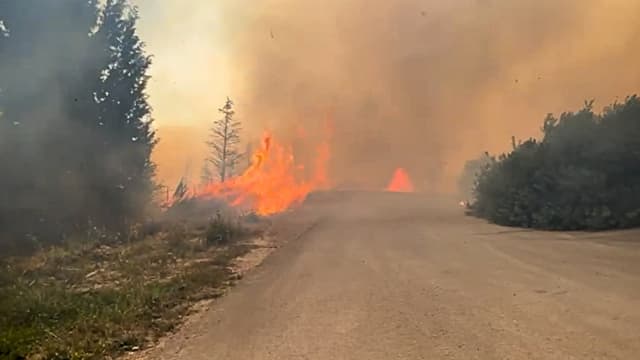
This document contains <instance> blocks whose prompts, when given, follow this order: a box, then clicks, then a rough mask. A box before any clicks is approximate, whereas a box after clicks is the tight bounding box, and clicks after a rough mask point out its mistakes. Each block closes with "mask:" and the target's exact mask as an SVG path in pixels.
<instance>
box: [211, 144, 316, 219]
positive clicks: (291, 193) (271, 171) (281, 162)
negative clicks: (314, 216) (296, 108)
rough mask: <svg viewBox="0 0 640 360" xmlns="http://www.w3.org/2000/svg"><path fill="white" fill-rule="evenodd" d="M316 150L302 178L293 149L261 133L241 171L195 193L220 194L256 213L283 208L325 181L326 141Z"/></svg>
mask: <svg viewBox="0 0 640 360" xmlns="http://www.w3.org/2000/svg"><path fill="white" fill-rule="evenodd" d="M316 152H317V154H316V161H315V164H314V165H315V166H314V169H313V173H312V174H311V176H310V178H309V179H305V174H304V170H305V169H304V166H303V165H300V164H296V162H295V159H294V156H293V150H292V149H291V148H290V147H285V146H283V145H281V144H279V143H277V142H276V141H275V140H274V138H273V137H272V136H271V135H270V134H265V135H264V137H263V139H262V146H261V147H260V148H259V149H257V150H256V151H255V152H254V154H253V157H252V161H251V165H250V166H249V167H248V168H247V170H245V171H244V173H242V174H241V175H238V176H236V177H233V178H230V179H228V180H226V181H224V182H222V183H211V184H209V185H207V186H206V187H205V188H204V189H203V190H202V191H201V192H200V194H199V195H200V196H202V197H215V198H221V199H224V200H226V201H227V202H229V203H230V204H231V205H232V206H235V207H240V208H245V209H252V210H253V211H255V212H256V213H258V214H260V215H271V214H275V213H278V212H281V211H284V210H286V209H288V208H290V207H291V206H293V205H296V204H299V203H301V202H302V201H303V200H304V199H305V197H306V196H307V194H309V193H310V192H311V191H313V190H316V189H320V188H324V187H326V186H327V185H328V184H327V181H328V180H327V173H326V165H327V162H328V160H329V144H328V143H322V144H321V145H320V146H318V147H317V149H316Z"/></svg>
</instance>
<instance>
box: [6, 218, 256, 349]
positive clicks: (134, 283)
mask: <svg viewBox="0 0 640 360" xmlns="http://www.w3.org/2000/svg"><path fill="white" fill-rule="evenodd" d="M211 226H215V227H216V229H220V226H221V225H220V223H216V224H215V225H211ZM211 226H210V227H209V229H210V228H211ZM207 235H208V233H207V232H206V229H204V230H200V231H194V230H192V229H188V228H186V227H184V226H178V225H177V227H175V228H170V229H169V230H167V231H165V232H163V233H162V234H160V235H157V236H154V237H150V238H147V239H145V240H142V241H139V242H134V243H127V244H121V245H117V246H109V247H108V246H101V245H99V244H92V245H78V244H77V243H76V245H73V244H68V245H65V246H64V247H56V248H51V249H47V250H44V251H42V252H40V253H38V254H36V255H34V256H31V257H23V258H12V259H6V260H4V261H3V262H2V263H0V266H2V269H1V270H0V359H104V358H108V357H110V356H116V355H118V354H122V353H124V352H127V351H131V350H136V349H140V348H143V347H145V346H146V345H148V344H149V343H151V342H153V341H155V340H156V339H158V337H160V336H162V335H163V334H165V333H167V332H170V331H172V330H174V329H175V327H176V326H177V325H178V324H180V322H181V321H182V318H183V317H184V316H185V315H187V314H188V313H189V311H190V308H191V305H192V304H193V303H194V302H197V301H199V300H203V299H208V298H213V297H216V296H219V295H220V294H221V293H222V291H223V289H224V288H226V287H227V286H229V285H230V284H231V283H232V282H233V281H234V279H235V276H234V274H233V273H232V272H231V270H229V268H228V266H229V263H230V262H231V261H232V260H233V259H235V258H236V257H238V256H241V255H243V254H245V253H246V252H248V251H249V250H250V249H251V246H248V245H245V244H240V243H238V242H234V241H226V242H225V245H224V246H221V245H220V246H218V245H216V246H212V245H210V244H209V243H208V241H207Z"/></svg>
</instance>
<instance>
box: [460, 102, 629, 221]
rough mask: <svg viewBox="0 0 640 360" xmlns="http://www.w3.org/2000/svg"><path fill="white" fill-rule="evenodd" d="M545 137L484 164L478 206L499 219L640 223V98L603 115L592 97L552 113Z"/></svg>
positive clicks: (479, 211)
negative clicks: (557, 114) (594, 107)
mask: <svg viewBox="0 0 640 360" xmlns="http://www.w3.org/2000/svg"><path fill="white" fill-rule="evenodd" d="M542 130H543V134H544V136H543V138H542V140H540V141H538V140H535V139H530V140H528V141H526V142H524V143H522V144H520V145H518V146H516V147H515V149H514V150H513V151H512V152H510V153H508V154H505V155H501V156H499V157H498V158H495V157H493V158H491V159H490V161H488V162H487V163H486V164H484V166H483V168H482V170H481V171H480V173H479V175H478V177H477V178H476V184H475V188H474V194H475V201H474V203H473V204H472V207H473V213H474V214H475V215H477V216H480V217H483V218H486V219H488V220H490V221H492V222H494V223H497V224H501V225H507V226H521V227H531V228H541V229H553V230H604V229H613V228H628V227H636V226H640V99H639V98H638V97H637V96H631V97H628V98H627V99H626V100H625V102H624V103H614V104H612V105H611V106H608V107H607V108H605V109H604V111H603V112H602V113H601V114H595V113H594V112H593V111H592V102H591V103H587V104H585V107H584V108H583V109H582V110H580V111H578V112H576V113H573V112H569V113H564V114H562V115H561V116H560V118H559V119H558V118H555V117H554V116H553V115H548V116H547V117H546V119H545V120H544V123H543V127H542Z"/></svg>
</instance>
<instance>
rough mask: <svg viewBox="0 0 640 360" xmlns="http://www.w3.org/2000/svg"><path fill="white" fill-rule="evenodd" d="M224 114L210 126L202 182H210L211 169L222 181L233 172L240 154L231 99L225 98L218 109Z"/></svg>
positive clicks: (236, 124) (238, 135) (236, 123)
mask: <svg viewBox="0 0 640 360" xmlns="http://www.w3.org/2000/svg"><path fill="white" fill-rule="evenodd" d="M218 111H219V112H220V113H222V114H223V115H224V116H223V117H222V119H219V120H216V121H214V123H213V127H212V128H211V135H210V140H209V141H208V142H207V145H209V147H210V154H209V158H207V160H206V163H205V166H204V169H203V175H202V179H203V182H207V181H208V182H211V181H212V180H213V179H212V176H211V175H210V174H211V173H212V172H213V171H215V173H216V174H217V175H218V177H219V179H220V182H224V181H225V180H226V179H227V177H228V176H229V175H232V174H233V171H234V168H235V167H236V165H237V163H238V160H239V159H240V157H241V156H242V155H241V154H240V153H239V152H238V143H239V142H240V130H241V127H240V122H239V121H237V120H235V119H234V118H233V116H234V115H235V111H234V110H233V101H231V99H229V98H227V101H226V102H225V104H224V106H223V107H222V108H220V109H218Z"/></svg>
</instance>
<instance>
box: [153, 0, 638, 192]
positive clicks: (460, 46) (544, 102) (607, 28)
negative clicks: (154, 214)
mask: <svg viewBox="0 0 640 360" xmlns="http://www.w3.org/2000/svg"><path fill="white" fill-rule="evenodd" d="M145 6H148V7H150V8H163V11H164V12H165V13H172V12H182V11H186V12H189V14H191V15H190V16H188V17H186V18H185V17H176V18H172V19H167V18H162V20H160V18H159V19H157V21H156V20H155V19H154V18H153V15H152V14H147V15H146V17H145V18H143V20H142V29H143V30H144V31H146V32H148V33H149V34H151V35H150V36H151V37H150V38H149V44H150V49H151V50H152V51H153V49H154V47H155V46H158V47H160V48H161V49H169V48H170V47H171V46H176V47H177V48H178V49H180V48H181V46H182V45H180V42H182V41H184V39H183V38H182V37H181V36H176V37H172V36H169V38H168V39H169V41H168V42H163V41H161V40H158V41H154V39H155V37H154V35H153V34H154V32H157V33H158V34H164V33H165V32H166V29H167V28H168V29H171V28H172V23H178V24H181V25H175V26H176V27H177V28H179V29H181V30H184V31H187V30H193V32H192V33H185V34H184V36H187V37H188V38H189V40H188V42H189V43H193V44H192V45H190V46H193V47H195V48H198V46H201V47H202V48H199V49H200V50H201V49H210V48H212V46H213V45H212V44H214V43H216V42H217V43H219V44H221V45H220V49H219V51H216V50H215V49H214V50H213V51H211V53H213V55H211V59H210V61H209V62H208V61H207V57H206V56H207V52H206V51H203V52H202V53H199V55H202V56H204V58H198V59H196V60H197V61H195V66H188V65H186V63H184V64H182V63H181V64H182V65H183V66H181V67H180V69H179V71H175V69H174V71H175V72H174V74H175V75H181V74H183V76H185V77H192V76H197V77H198V78H200V79H206V80H203V83H204V81H206V84H207V85H206V86H209V88H208V89H209V90H207V89H204V88H202V87H196V88H192V89H188V88H185V89H174V90H173V91H174V92H177V93H178V96H177V97H174V96H168V95H167V93H168V92H167V91H166V89H165V90H158V91H155V89H156V88H163V87H164V88H171V83H170V81H171V80H170V79H163V82H162V83H155V85H152V94H151V95H152V103H153V104H154V105H155V107H156V108H157V110H158V112H157V113H156V118H157V119H158V124H159V125H158V126H159V134H160V137H161V138H162V139H163V140H164V141H165V142H166V143H165V145H163V144H162V142H161V143H160V145H159V147H158V152H159V154H158V156H157V157H156V159H157V162H158V165H159V171H160V174H166V177H167V178H168V179H176V178H177V177H179V175H178V174H177V173H176V172H184V171H185V169H186V168H187V167H188V166H187V162H189V161H195V160H194V159H198V156H202V155H201V154H202V151H204V150H203V148H202V146H201V145H195V146H199V148H198V149H200V150H193V151H192V152H193V153H195V154H196V155H194V156H193V157H191V158H189V159H187V156H185V157H183V158H179V157H178V158H176V156H175V152H176V151H177V148H178V147H179V148H180V149H185V148H186V149H185V151H188V150H187V149H193V146H194V145H192V142H191V140H189V141H188V143H180V142H179V143H175V142H174V141H172V136H173V135H172V134H171V131H170V130H167V131H163V126H167V129H170V128H171V126H172V125H174V124H173V123H172V122H171V119H170V118H167V119H165V118H163V116H164V115H165V114H164V112H162V111H160V110H161V109H163V108H165V107H167V106H168V105H166V104H163V103H171V102H172V99H173V98H177V99H178V103H179V104H180V105H181V106H183V107H184V109H181V111H184V112H186V113H189V116H191V114H192V113H194V112H198V117H199V118H198V119H197V121H193V122H189V124H188V125H189V126H193V127H204V126H206V124H207V118H208V117H211V116H215V115H216V114H215V113H213V112H215V108H214V107H211V108H210V110H211V113H210V114H207V113H203V112H202V111H201V110H202V109H203V107H201V106H200V107H199V105H196V104H194V105H190V102H191V101H194V102H201V101H203V100H204V101H206V102H208V103H211V102H213V103H214V104H217V102H216V100H218V99H217V98H212V96H209V95H210V94H215V93H216V92H221V93H222V94H232V95H233V96H234V98H235V99H236V102H237V108H236V110H237V114H238V116H239V117H240V118H241V119H242V120H243V126H244V128H245V131H244V134H245V136H246V137H247V138H252V139H258V138H259V136H260V134H262V132H263V131H265V130H269V131H272V132H273V133H274V134H277V136H278V137H279V138H281V139H284V141H285V143H286V144H287V145H290V146H293V147H294V148H295V150H296V152H297V153H298V154H299V155H298V156H301V157H302V156H308V155H309V153H313V152H314V148H313V146H315V145H313V146H310V149H309V148H308V147H307V145H308V144H315V143H316V142H317V138H321V137H322V136H323V135H322V134H321V131H320V129H322V128H323V125H322V124H323V123H324V122H325V121H326V120H327V119H330V121H331V122H332V123H333V124H334V133H333V135H332V139H331V145H330V146H331V158H330V160H329V165H328V176H329V179H330V180H331V182H332V184H333V186H343V185H344V186H349V187H351V186H359V187H367V188H384V187H385V186H386V185H387V184H386V183H387V182H388V180H389V177H390V176H391V175H392V174H393V172H394V171H395V169H397V168H404V169H406V171H407V173H408V174H409V175H410V176H411V178H412V180H413V182H414V185H415V188H416V190H420V191H432V192H442V191H451V190H453V189H454V188H455V185H454V184H455V178H456V177H457V176H458V174H459V173H460V171H461V170H462V167H463V165H464V161H465V160H467V159H469V158H474V157H477V156H478V155H480V154H482V153H483V152H484V151H489V152H491V153H494V152H499V151H504V150H507V149H508V148H509V147H510V145H511V141H510V139H511V137H512V136H515V137H516V138H517V139H527V138H529V137H531V136H538V135H539V131H540V124H541V121H542V119H543V118H544V116H545V115H546V113H548V112H562V111H565V110H567V109H571V108H575V107H579V106H581V105H582V104H583V102H584V101H585V100H590V99H595V100H596V106H597V107H602V106H604V105H606V104H608V103H610V102H612V101H614V100H615V99H616V98H620V99H623V98H624V96H626V95H628V94H631V93H634V92H635V91H636V90H637V88H638V85H639V83H640V68H639V67H638V66H635V65H634V64H635V63H636V62H637V59H638V58H639V57H640V48H639V47H638V46H637V44H638V42H639V41H640V2H637V1H629V0H611V1H606V2H604V1H594V0H587V1H583V0H559V1H557V0H542V1H540V0H519V1H512V0H453V1H428V0H427V1H416V0H396V1H380V0H373V1H372V0H366V1H364V0H351V1H342V0H340V1H338V0H328V1H322V2H318V1H300V0H263V1H251V2H248V1H234V2H230V1H228V2H223V1H220V2H217V3H216V2H211V1H193V2H190V5H189V7H193V9H196V10H197V11H194V12H193V13H192V12H191V11H190V10H188V9H184V6H182V5H180V4H178V2H175V3H173V2H169V1H166V2H162V4H158V3H157V2H154V3H153V4H151V2H149V4H144V2H143V6H142V9H144V8H145ZM158 11H160V10H158ZM212 14H215V15H212ZM191 19H192V20H193V21H194V23H193V24H191V25H189V24H188V22H189V21H190V20H191ZM165 21H167V23H165ZM207 21H209V22H210V24H209V25H210V26H205V25H203V24H204V23H206V22H207ZM184 22H186V23H187V24H186V25H185V24H183V23H184ZM158 36H159V37H160V39H163V36H164V35H158ZM182 48H184V47H182ZM159 51H165V50H159ZM175 56H179V55H175ZM161 62H162V60H161V59H158V61H157V64H156V65H157V66H159V67H161V66H162V64H160V63H161ZM158 64H160V65H158ZM220 64H222V65H220ZM160 70H161V69H159V68H158V69H156V71H160ZM192 74H197V75H192ZM178 81H179V80H178ZM156 93H157V94H158V96H157V97H154V95H155V94H156ZM191 99H193V100H191ZM175 106H176V105H173V107H175ZM204 109H207V108H206V107H205V108H204ZM167 117H171V115H170V114H169V113H167ZM301 134H304V135H305V136H306V137H303V136H301ZM309 139H311V140H309ZM203 141H204V140H203ZM169 146H172V147H175V148H174V149H171V150H169V149H167V147H169ZM198 151H200V153H198ZM164 153H170V154H172V155H171V157H172V158H169V156H166V157H163V156H161V155H162V154H164ZM198 154H200V155H198ZM163 167H166V168H167V169H168V168H172V169H174V170H175V172H173V173H171V171H167V172H164V173H163ZM192 167H193V169H196V168H197V166H196V165H195V164H194V165H192Z"/></svg>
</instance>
